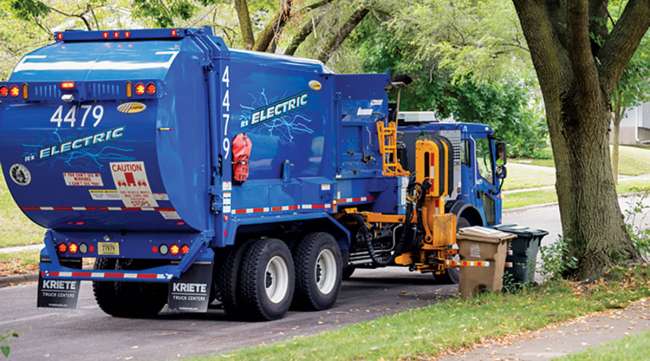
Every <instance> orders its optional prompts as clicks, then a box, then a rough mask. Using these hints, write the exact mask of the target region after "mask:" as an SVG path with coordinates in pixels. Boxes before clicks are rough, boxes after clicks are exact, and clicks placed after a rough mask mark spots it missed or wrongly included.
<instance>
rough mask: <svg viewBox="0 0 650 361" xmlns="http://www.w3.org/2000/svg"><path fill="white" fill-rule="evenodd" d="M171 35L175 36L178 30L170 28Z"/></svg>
mask: <svg viewBox="0 0 650 361" xmlns="http://www.w3.org/2000/svg"><path fill="white" fill-rule="evenodd" d="M171 35H172V37H177V36H178V31H176V29H172V32H171Z"/></svg>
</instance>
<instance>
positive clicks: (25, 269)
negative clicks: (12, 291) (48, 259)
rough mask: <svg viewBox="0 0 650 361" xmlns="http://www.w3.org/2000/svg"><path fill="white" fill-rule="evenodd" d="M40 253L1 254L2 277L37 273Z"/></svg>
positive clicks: (0, 275) (0, 271) (0, 272)
mask: <svg viewBox="0 0 650 361" xmlns="http://www.w3.org/2000/svg"><path fill="white" fill-rule="evenodd" d="M39 253H40V252H39V251H28V252H17V253H0V277H2V276H8V275H15V274H23V273H30V272H35V271H36V270H37V268H38V260H39Z"/></svg>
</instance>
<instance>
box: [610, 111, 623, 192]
mask: <svg viewBox="0 0 650 361" xmlns="http://www.w3.org/2000/svg"><path fill="white" fill-rule="evenodd" d="M612 127H613V129H612V173H613V174H614V184H618V173H619V160H620V154H621V153H620V152H619V150H620V146H621V115H620V114H619V112H618V111H615V112H614V119H613V121H612Z"/></svg>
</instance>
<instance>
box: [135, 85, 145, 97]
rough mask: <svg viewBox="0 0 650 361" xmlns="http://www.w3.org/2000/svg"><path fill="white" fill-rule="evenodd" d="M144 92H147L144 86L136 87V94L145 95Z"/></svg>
mask: <svg viewBox="0 0 650 361" xmlns="http://www.w3.org/2000/svg"><path fill="white" fill-rule="evenodd" d="M144 91H145V89H144V84H142V83H138V84H136V85H135V93H136V94H137V95H144Z"/></svg>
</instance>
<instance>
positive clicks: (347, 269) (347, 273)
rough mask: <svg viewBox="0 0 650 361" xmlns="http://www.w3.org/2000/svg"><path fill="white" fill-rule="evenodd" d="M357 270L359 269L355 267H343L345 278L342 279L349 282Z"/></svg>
mask: <svg viewBox="0 0 650 361" xmlns="http://www.w3.org/2000/svg"><path fill="white" fill-rule="evenodd" d="M356 269H357V268H356V267H354V266H353V265H347V266H345V267H343V277H342V278H343V280H344V281H347V280H349V279H350V277H352V274H353V273H354V271H355V270H356Z"/></svg>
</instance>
